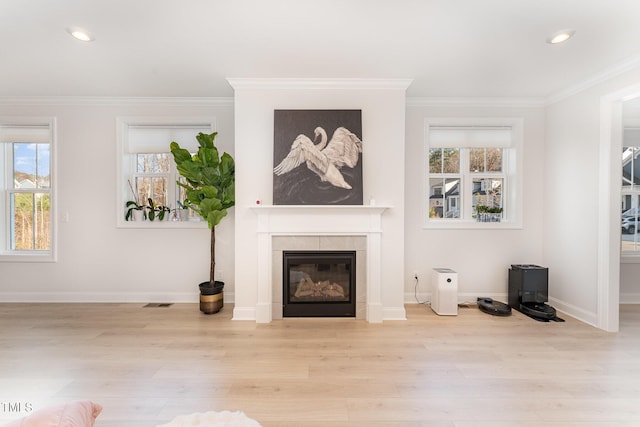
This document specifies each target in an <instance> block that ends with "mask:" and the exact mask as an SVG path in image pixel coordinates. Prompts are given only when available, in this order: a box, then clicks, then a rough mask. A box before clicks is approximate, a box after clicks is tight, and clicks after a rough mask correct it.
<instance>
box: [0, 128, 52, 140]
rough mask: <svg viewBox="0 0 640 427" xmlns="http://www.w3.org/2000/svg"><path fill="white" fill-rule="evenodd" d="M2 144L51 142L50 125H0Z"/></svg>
mask: <svg viewBox="0 0 640 427" xmlns="http://www.w3.org/2000/svg"><path fill="white" fill-rule="evenodd" d="M0 142H8V143H11V142H25V143H28V142H31V143H49V142H51V130H50V128H49V125H15V126H14V125H0Z"/></svg>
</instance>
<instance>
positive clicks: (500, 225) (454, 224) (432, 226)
mask: <svg viewBox="0 0 640 427" xmlns="http://www.w3.org/2000/svg"><path fill="white" fill-rule="evenodd" d="M422 228H423V229H425V230H521V229H522V224H521V223H516V222H509V221H501V222H478V221H465V220H446V219H442V220H437V221H429V222H427V223H426V224H425V225H424V226H423V227H422Z"/></svg>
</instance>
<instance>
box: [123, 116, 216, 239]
mask: <svg viewBox="0 0 640 427" xmlns="http://www.w3.org/2000/svg"><path fill="white" fill-rule="evenodd" d="M118 128H119V133H118V135H119V143H118V145H119V149H120V155H119V156H118V160H119V176H120V177H121V182H120V183H119V196H118V199H119V200H120V203H119V204H118V209H117V215H118V226H121V227H171V226H177V225H176V224H177V222H181V223H192V224H193V223H197V222H199V221H200V217H199V216H198V215H196V214H195V213H194V212H192V211H189V212H187V214H186V215H187V216H182V215H180V216H179V215H178V214H177V211H176V208H179V207H181V206H182V205H181V201H182V200H184V198H185V197H184V189H183V188H182V187H180V186H178V185H177V184H176V181H178V180H181V179H182V178H181V177H180V175H179V174H178V172H177V171H176V168H175V162H174V161H173V156H172V155H171V152H170V150H169V144H171V142H172V141H176V142H178V143H179V144H180V146H181V147H184V148H186V149H188V150H189V151H191V152H193V153H195V152H197V151H198V142H197V140H196V135H197V134H198V133H200V132H204V133H211V132H212V129H213V128H214V126H213V124H212V123H211V119H209V120H208V121H207V120H203V119H193V120H191V119H187V120H176V121H167V120H166V119H153V118H132V119H118ZM149 199H152V201H153V204H154V205H156V206H165V207H166V208H167V209H169V211H168V212H166V215H165V221H158V219H157V218H156V219H155V220H154V221H150V220H149V217H146V219H145V218H140V217H138V218H137V220H134V217H131V218H129V219H130V220H125V215H126V210H127V209H126V204H127V202H128V201H135V202H137V203H138V204H139V205H147V206H148V205H149V202H148V200H149ZM167 219H170V220H171V221H166V220H167ZM181 226H184V224H183V225H181Z"/></svg>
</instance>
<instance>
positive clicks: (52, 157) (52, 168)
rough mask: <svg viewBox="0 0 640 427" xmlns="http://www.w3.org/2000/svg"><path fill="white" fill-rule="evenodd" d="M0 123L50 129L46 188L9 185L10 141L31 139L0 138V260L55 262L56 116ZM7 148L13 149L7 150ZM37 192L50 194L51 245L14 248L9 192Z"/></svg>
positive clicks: (2, 119)
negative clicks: (9, 139) (17, 187)
mask: <svg viewBox="0 0 640 427" xmlns="http://www.w3.org/2000/svg"><path fill="white" fill-rule="evenodd" d="M0 125H2V126H16V127H23V126H24V127H31V126H33V127H47V128H48V133H49V140H48V144H49V188H34V189H32V191H31V189H29V190H25V189H16V188H13V187H11V188H9V184H8V183H10V182H12V181H13V175H12V174H13V165H11V166H9V163H8V162H9V160H11V159H13V143H15V142H17V143H22V142H24V143H28V142H31V141H28V140H25V141H14V142H13V143H12V142H0V163H1V164H2V165H3V167H2V170H3V171H4V172H3V176H2V177H0V193H2V196H1V197H0V199H1V200H0V227H2V231H0V233H1V236H0V262H57V260H58V233H57V230H58V226H57V225H58V224H57V219H58V197H57V193H58V191H57V187H58V185H57V144H56V134H57V127H56V118H55V117H0ZM9 151H11V152H12V153H11V154H9ZM24 193H29V194H36V193H44V194H48V195H49V207H50V208H49V233H50V244H51V245H50V248H49V249H47V250H42V249H27V250H13V249H11V244H10V240H12V239H13V236H12V234H11V233H12V224H11V221H10V218H11V213H10V212H9V209H10V208H11V195H12V194H24Z"/></svg>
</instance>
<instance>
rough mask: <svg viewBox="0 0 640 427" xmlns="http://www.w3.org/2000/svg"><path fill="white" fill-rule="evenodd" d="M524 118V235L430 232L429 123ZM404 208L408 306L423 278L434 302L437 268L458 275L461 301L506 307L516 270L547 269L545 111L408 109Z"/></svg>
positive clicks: (424, 292) (425, 293)
mask: <svg viewBox="0 0 640 427" xmlns="http://www.w3.org/2000/svg"><path fill="white" fill-rule="evenodd" d="M427 117H429V118H433V117H522V118H523V120H524V148H523V153H522V155H523V156H524V159H523V160H524V164H523V167H524V177H523V179H524V183H523V185H524V187H523V191H524V195H523V196H524V200H523V206H524V212H523V227H522V229H514V230H507V229H504V230H502V229H500V230H498V229H488V230H477V229H476V230H452V229H446V230H434V229H425V228H424V227H423V226H424V223H425V217H426V215H427V214H426V213H425V212H424V204H423V199H424V198H425V197H426V194H428V190H427V186H426V181H425V167H426V158H425V133H424V128H425V125H424V124H425V118H427ZM405 161H406V182H405V188H406V196H405V200H406V204H405V259H406V262H405V274H404V279H403V281H404V289H405V299H406V301H407V302H415V298H414V293H415V281H414V279H413V274H414V273H418V277H419V285H418V294H419V297H418V298H419V299H420V301H425V300H429V298H430V286H431V283H430V282H431V272H432V270H433V268H439V267H447V268H451V269H453V270H455V271H456V272H458V282H459V283H458V293H459V295H458V297H459V300H460V301H470V302H475V301H476V298H477V297H492V298H495V299H497V300H500V301H504V302H506V301H507V290H508V281H507V274H508V269H509V267H510V265H511V264H525V263H526V264H538V265H543V253H542V247H543V242H542V229H543V223H542V217H543V215H542V213H543V209H544V206H543V203H542V201H543V198H544V194H543V185H542V183H543V181H544V172H543V167H544V166H543V165H544V109H543V108H542V106H533V107H526V106H518V105H514V106H511V107H509V106H503V107H497V106H493V107H492V106H464V105H459V106H446V105H440V106H439V105H437V104H436V105H434V104H433V103H429V104H425V105H421V104H420V102H411V103H410V104H409V107H408V108H407V147H406V158H405Z"/></svg>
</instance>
